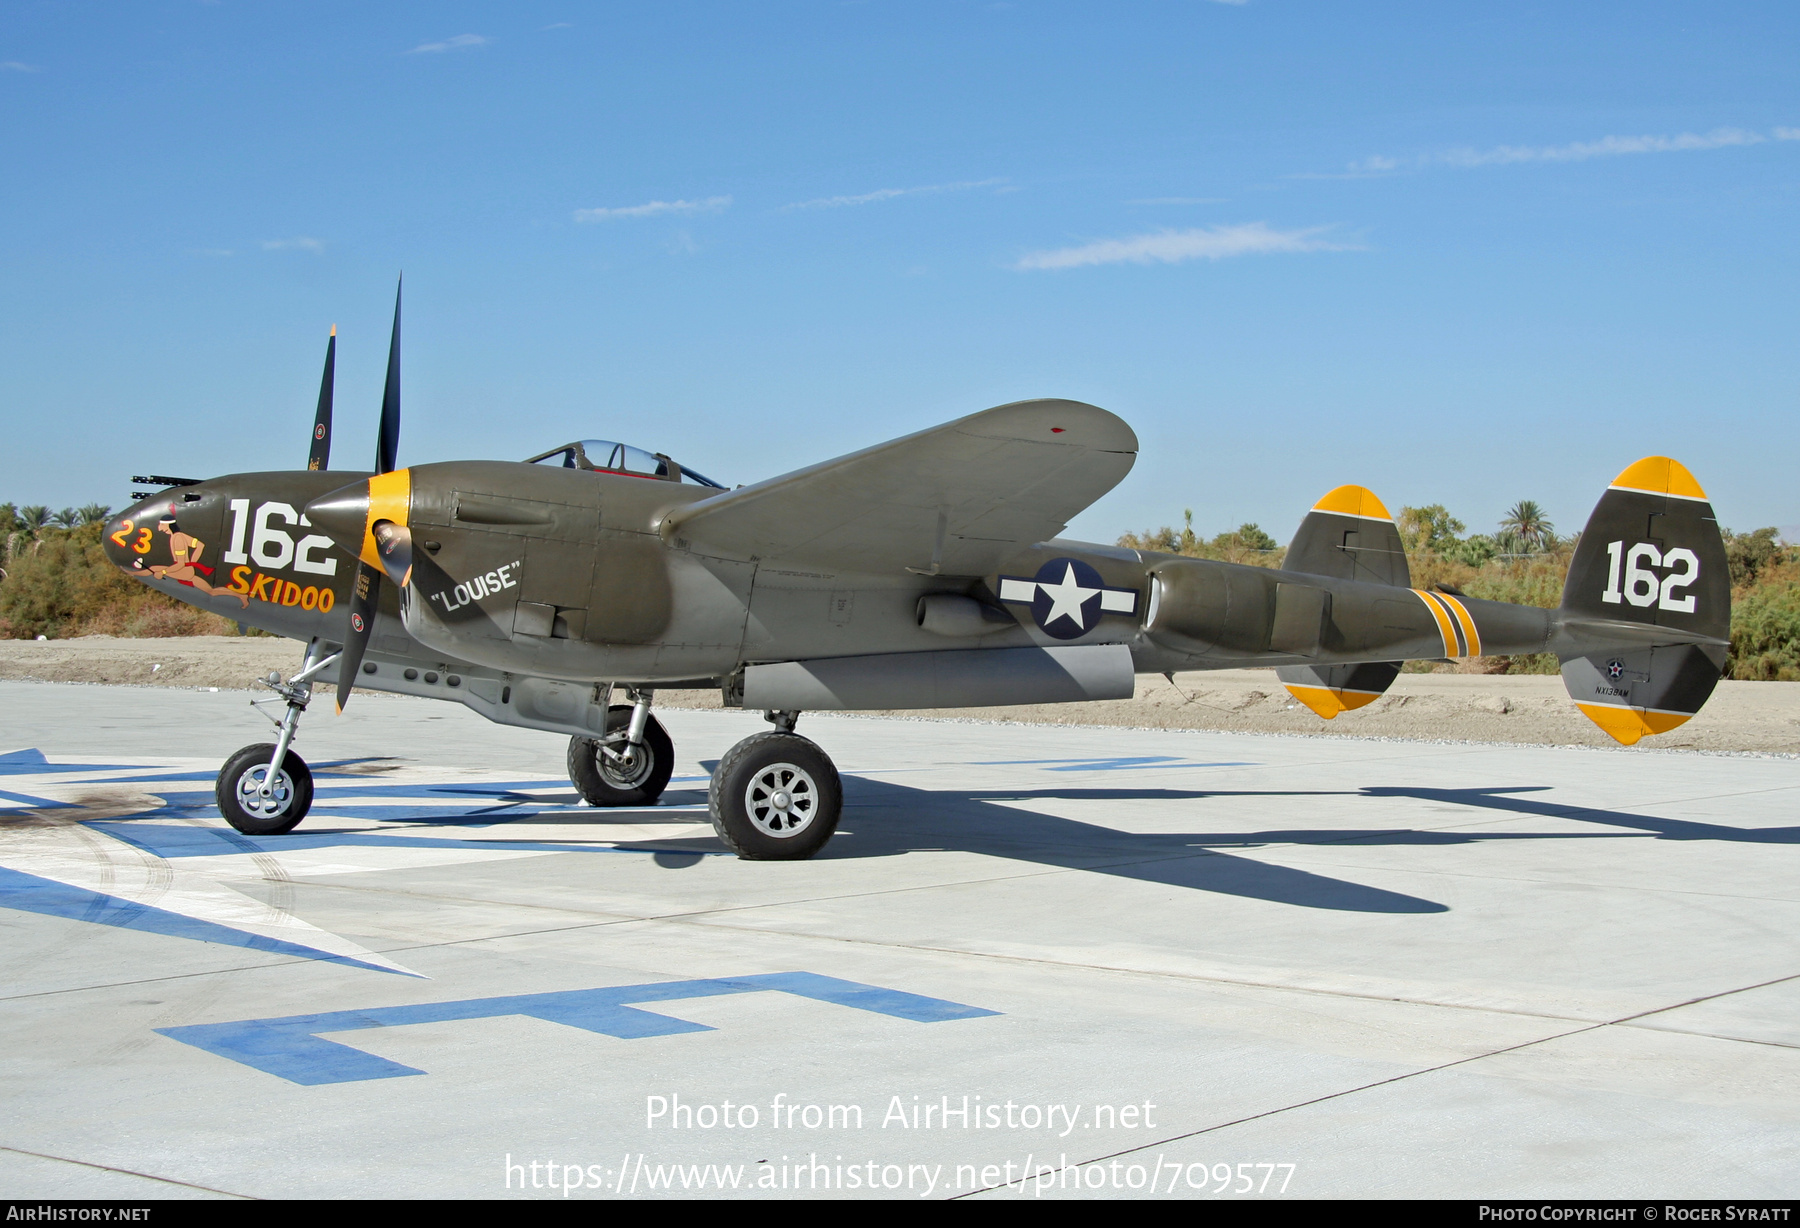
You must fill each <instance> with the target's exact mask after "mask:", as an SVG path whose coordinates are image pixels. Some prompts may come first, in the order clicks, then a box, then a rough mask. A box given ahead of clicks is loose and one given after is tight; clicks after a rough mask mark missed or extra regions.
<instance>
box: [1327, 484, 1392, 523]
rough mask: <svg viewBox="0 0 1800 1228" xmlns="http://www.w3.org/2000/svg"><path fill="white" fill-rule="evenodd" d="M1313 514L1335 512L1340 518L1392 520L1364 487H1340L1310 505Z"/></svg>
mask: <svg viewBox="0 0 1800 1228" xmlns="http://www.w3.org/2000/svg"><path fill="white" fill-rule="evenodd" d="M1312 510H1313V511H1315V512H1337V513H1338V514H1339V515H1342V516H1367V517H1370V518H1372V519H1376V520H1392V519H1393V517H1392V516H1391V515H1389V514H1388V510H1387V508H1385V507H1383V506H1382V504H1381V500H1380V499H1377V498H1376V497H1375V493H1374V492H1373V491H1371V490H1370V489H1369V488H1368V487H1366V486H1340V487H1338V488H1337V489H1336V490H1334V491H1332V492H1331V493H1330V494H1328V495H1326V496H1325V497H1324V498H1323V499H1320V500H1319V501H1318V502H1317V503H1315V504H1313V505H1312Z"/></svg>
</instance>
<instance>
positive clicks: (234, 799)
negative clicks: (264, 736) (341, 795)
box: [213, 742, 313, 836]
mask: <svg viewBox="0 0 1800 1228" xmlns="http://www.w3.org/2000/svg"><path fill="white" fill-rule="evenodd" d="M274 755H275V744H274V743H272V742H262V743H258V744H257V745H255V746H246V747H244V749H243V750H240V751H239V752H238V753H237V754H235V755H233V756H232V757H231V758H229V759H227V760H226V761H225V766H224V767H222V768H220V769H219V778H218V780H217V782H216V783H215V784H214V785H213V796H214V797H216V798H217V799H218V802H219V813H220V814H222V815H224V816H225V821H226V822H227V823H229V824H231V825H232V826H233V827H235V828H237V829H238V830H239V831H241V832H243V833H244V834H245V835H246V836H279V835H281V834H282V833H283V832H289V831H293V830H294V828H295V827H297V826H299V824H300V820H301V819H304V818H305V817H306V812H307V811H308V810H311V809H312V801H313V779H312V769H311V768H309V767H307V766H306V760H304V759H302V758H301V757H300V756H299V755H296V754H295V753H294V752H293V751H292V750H289V751H288V753H287V754H286V755H284V756H283V757H282V760H281V771H279V772H277V773H276V775H275V785H274V788H273V789H272V790H271V793H270V796H268V797H264V796H263V794H262V786H263V781H264V780H266V779H267V778H268V775H269V760H270V759H272V758H273V757H274Z"/></svg>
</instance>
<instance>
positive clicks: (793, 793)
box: [708, 733, 844, 861]
mask: <svg viewBox="0 0 1800 1228" xmlns="http://www.w3.org/2000/svg"><path fill="white" fill-rule="evenodd" d="M708 800H709V809H710V812H711V817H712V824H713V830H714V831H716V832H718V833H719V839H721V840H723V841H724V842H725V843H726V844H727V845H729V846H730V847H731V850H732V851H733V852H734V853H736V854H737V855H738V856H739V857H742V858H744V859H745V860H747V861H798V860H800V859H802V858H806V857H811V856H812V855H813V854H814V853H817V852H818V851H819V850H820V849H822V848H824V847H825V842H826V841H827V840H829V839H831V834H832V833H833V832H834V831H836V830H837V825H838V817H839V815H840V814H841V813H842V811H843V806H844V790H843V785H842V783H841V782H840V781H839V779H838V773H837V768H836V766H834V765H833V764H832V762H831V759H830V757H829V756H827V755H826V754H825V752H824V751H822V750H820V749H819V747H818V745H817V744H816V743H813V742H811V741H809V740H807V739H806V738H803V737H801V736H800V735H799V734H795V733H759V734H757V735H756V736H755V737H750V738H745V739H744V740H743V741H742V742H739V743H738V744H737V745H736V746H734V747H732V748H731V749H730V750H728V751H726V752H725V757H724V758H723V759H721V760H719V767H718V770H717V771H715V772H714V773H713V778H712V789H711V792H710V795H709V799H708Z"/></svg>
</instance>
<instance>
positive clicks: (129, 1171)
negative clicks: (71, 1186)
mask: <svg viewBox="0 0 1800 1228" xmlns="http://www.w3.org/2000/svg"><path fill="white" fill-rule="evenodd" d="M0 1151H10V1152H12V1153H13V1154H14V1155H21V1156H32V1157H34V1158H36V1159H39V1160H56V1161H58V1162H60V1163H63V1164H78V1165H80V1166H81V1167H83V1168H97V1169H99V1170H100V1171H101V1172H106V1173H121V1174H123V1175H125V1176H127V1177H142V1178H143V1179H144V1180H146V1181H160V1182H162V1183H163V1184H164V1185H179V1186H181V1187H182V1188H184V1189H189V1190H205V1191H206V1192H207V1193H208V1194H223V1195H224V1196H225V1197H227V1198H242V1199H246V1200H249V1201H256V1195H254V1194H237V1193H233V1192H232V1191H231V1190H220V1189H214V1188H213V1187H212V1186H210V1185H200V1184H198V1183H196V1182H193V1181H182V1180H181V1179H179V1178H177V1177H159V1176H157V1175H156V1174H155V1173H140V1172H138V1171H137V1170H136V1169H135V1168H116V1167H114V1166H113V1165H111V1164H96V1163H94V1162H93V1161H92V1160H75V1159H71V1158H69V1157H68V1156H53V1155H48V1154H46V1153H44V1152H42V1151H28V1150H26V1149H25V1148H23V1147H8V1146H6V1145H4V1144H0ZM127 1201H129V1200H127Z"/></svg>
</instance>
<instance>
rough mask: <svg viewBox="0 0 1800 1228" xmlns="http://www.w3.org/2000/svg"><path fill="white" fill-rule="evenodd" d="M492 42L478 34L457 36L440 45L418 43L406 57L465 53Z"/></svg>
mask: <svg viewBox="0 0 1800 1228" xmlns="http://www.w3.org/2000/svg"><path fill="white" fill-rule="evenodd" d="M490 41H492V40H490V39H488V38H485V37H483V36H482V35H480V34H458V35H457V36H456V37H455V38H447V39H445V40H444V41H443V42H441V43H420V44H419V45H418V46H417V47H414V48H413V49H412V50H411V51H408V52H407V53H406V54H407V55H430V54H434V53H437V52H443V51H467V50H468V49H469V48H471V47H485V46H487V45H488V43H489V42H490Z"/></svg>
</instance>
